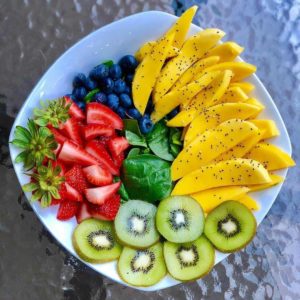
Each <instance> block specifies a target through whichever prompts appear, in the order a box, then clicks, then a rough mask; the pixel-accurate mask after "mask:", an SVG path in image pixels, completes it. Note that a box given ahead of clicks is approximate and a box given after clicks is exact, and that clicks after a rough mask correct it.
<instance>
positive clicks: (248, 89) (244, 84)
mask: <svg viewBox="0 0 300 300" xmlns="http://www.w3.org/2000/svg"><path fill="white" fill-rule="evenodd" d="M234 86H238V87H239V88H241V89H242V90H243V91H244V92H245V93H246V94H250V93H251V92H252V91H253V90H254V88H255V86H254V85H253V84H252V83H250V82H244V81H242V82H233V83H231V84H230V87H234Z"/></svg>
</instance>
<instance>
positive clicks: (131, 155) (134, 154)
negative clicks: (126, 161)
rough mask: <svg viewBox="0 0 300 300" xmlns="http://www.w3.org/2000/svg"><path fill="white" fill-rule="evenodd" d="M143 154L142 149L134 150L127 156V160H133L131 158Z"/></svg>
mask: <svg viewBox="0 0 300 300" xmlns="http://www.w3.org/2000/svg"><path fill="white" fill-rule="evenodd" d="M140 152H141V149H139V148H132V149H131V150H130V151H129V152H128V154H127V158H131V157H134V156H137V155H139V154H140Z"/></svg>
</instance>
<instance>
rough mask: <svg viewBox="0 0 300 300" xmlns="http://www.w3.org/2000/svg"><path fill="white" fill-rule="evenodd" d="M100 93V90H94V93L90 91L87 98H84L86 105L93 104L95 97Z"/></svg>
mask: <svg viewBox="0 0 300 300" xmlns="http://www.w3.org/2000/svg"><path fill="white" fill-rule="evenodd" d="M99 92H100V89H94V90H92V91H90V92H89V93H88V94H87V95H86V96H85V97H84V99H83V100H84V101H85V102H86V103H89V102H91V100H93V98H94V96H95V95H96V94H97V93H99Z"/></svg>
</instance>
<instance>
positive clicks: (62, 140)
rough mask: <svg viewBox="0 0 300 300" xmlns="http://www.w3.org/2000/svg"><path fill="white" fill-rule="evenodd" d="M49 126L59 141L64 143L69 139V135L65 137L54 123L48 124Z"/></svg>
mask: <svg viewBox="0 0 300 300" xmlns="http://www.w3.org/2000/svg"><path fill="white" fill-rule="evenodd" d="M47 127H48V128H49V129H50V131H51V132H52V134H53V135H54V139H55V140H56V142H57V143H59V144H63V143H64V142H65V141H66V140H67V137H65V136H64V135H63V134H62V133H61V132H60V131H59V130H58V129H56V128H54V127H53V126H52V125H47Z"/></svg>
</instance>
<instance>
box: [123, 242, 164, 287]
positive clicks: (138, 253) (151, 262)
mask: <svg viewBox="0 0 300 300" xmlns="http://www.w3.org/2000/svg"><path fill="white" fill-rule="evenodd" d="M118 273H119V275H120V277H121V278H122V279H123V280H124V281H125V282H127V283H129V284H131V285H135V286H150V285H153V284H155V283H157V282H158V281H160V280H161V279H162V278H163V277H164V276H165V275H166V273H167V269H166V265H165V261H164V256H163V247H162V244H161V243H157V244H155V245H153V246H152V247H150V248H147V249H140V250H137V249H133V248H129V247H124V249H123V251H122V254H121V256H120V259H119V262H118Z"/></svg>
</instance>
